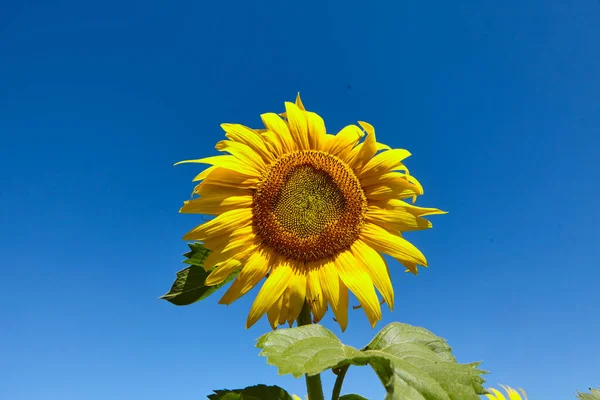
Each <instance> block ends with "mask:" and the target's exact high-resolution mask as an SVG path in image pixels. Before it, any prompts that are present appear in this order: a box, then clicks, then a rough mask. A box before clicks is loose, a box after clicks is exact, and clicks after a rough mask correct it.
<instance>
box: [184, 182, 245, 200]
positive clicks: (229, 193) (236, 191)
mask: <svg viewBox="0 0 600 400" xmlns="http://www.w3.org/2000/svg"><path fill="white" fill-rule="evenodd" d="M194 193H195V194H197V195H198V196H201V197H220V198H224V197H235V196H248V195H251V194H252V191H251V190H250V189H248V188H244V187H241V186H238V187H234V186H224V185H220V184H214V183H213V181H209V180H208V179H205V180H203V181H202V182H200V184H198V185H197V186H196V187H195V188H194Z"/></svg>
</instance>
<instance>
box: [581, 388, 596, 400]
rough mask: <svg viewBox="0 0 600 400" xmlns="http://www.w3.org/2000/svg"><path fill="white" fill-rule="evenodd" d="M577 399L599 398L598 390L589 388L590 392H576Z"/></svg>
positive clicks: (591, 399) (589, 399) (593, 399)
mask: <svg viewBox="0 0 600 400" xmlns="http://www.w3.org/2000/svg"><path fill="white" fill-rule="evenodd" d="M577 398H578V399H579V400H600V390H598V389H593V388H590V393H580V392H577Z"/></svg>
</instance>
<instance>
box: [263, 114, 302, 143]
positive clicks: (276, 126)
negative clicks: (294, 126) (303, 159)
mask: <svg viewBox="0 0 600 400" xmlns="http://www.w3.org/2000/svg"><path fill="white" fill-rule="evenodd" d="M260 118H261V119H262V121H263V124H264V125H265V127H266V128H267V129H268V130H269V131H271V132H273V133H274V134H276V135H277V136H278V137H279V139H280V140H281V144H282V146H283V149H284V150H285V152H286V153H290V152H292V151H295V150H297V149H298V146H297V144H296V143H295V142H294V140H293V139H292V135H291V133H290V129H289V128H288V126H287V124H286V123H285V121H283V120H282V119H281V117H280V116H279V115H277V114H275V113H266V114H262V115H261V116H260Z"/></svg>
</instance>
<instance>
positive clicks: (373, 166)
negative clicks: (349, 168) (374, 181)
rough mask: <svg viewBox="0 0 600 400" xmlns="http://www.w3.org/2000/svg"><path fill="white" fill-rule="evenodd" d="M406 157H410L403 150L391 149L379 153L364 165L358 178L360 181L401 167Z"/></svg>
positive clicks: (408, 153) (406, 151)
mask: <svg viewBox="0 0 600 400" xmlns="http://www.w3.org/2000/svg"><path fill="white" fill-rule="evenodd" d="M408 156H410V152H408V150H404V149H393V150H388V151H384V152H382V153H379V154H377V155H376V156H375V157H373V158H371V159H370V160H369V161H368V162H367V164H365V166H364V168H363V169H362V170H361V171H360V174H359V176H358V177H359V179H360V180H361V181H362V180H363V179H365V178H367V177H369V176H372V175H376V174H383V173H386V172H389V171H391V170H393V169H394V168H396V167H398V166H399V165H401V164H402V160H404V159H405V158H406V157H408Z"/></svg>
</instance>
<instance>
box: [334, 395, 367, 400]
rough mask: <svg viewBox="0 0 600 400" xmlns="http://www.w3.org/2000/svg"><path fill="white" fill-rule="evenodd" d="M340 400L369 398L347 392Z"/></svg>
mask: <svg viewBox="0 0 600 400" xmlns="http://www.w3.org/2000/svg"><path fill="white" fill-rule="evenodd" d="M340 400H369V399H367V398H365V397H362V396H359V395H357V394H345V395H343V396H342V397H340Z"/></svg>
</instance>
